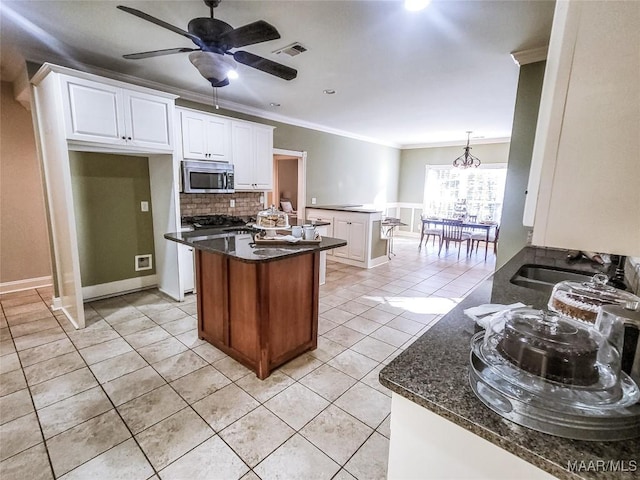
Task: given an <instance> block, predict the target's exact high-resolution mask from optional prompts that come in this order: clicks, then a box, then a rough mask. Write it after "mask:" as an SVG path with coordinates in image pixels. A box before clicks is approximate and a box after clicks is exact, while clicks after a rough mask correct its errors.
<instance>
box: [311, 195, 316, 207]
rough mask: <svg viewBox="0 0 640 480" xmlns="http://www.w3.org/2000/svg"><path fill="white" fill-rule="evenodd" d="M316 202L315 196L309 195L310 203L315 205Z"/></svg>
mask: <svg viewBox="0 0 640 480" xmlns="http://www.w3.org/2000/svg"><path fill="white" fill-rule="evenodd" d="M315 204H316V197H311V205H315Z"/></svg>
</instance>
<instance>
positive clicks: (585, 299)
mask: <svg viewBox="0 0 640 480" xmlns="http://www.w3.org/2000/svg"><path fill="white" fill-rule="evenodd" d="M607 281H608V278H607V276H606V275H604V274H602V273H599V274H597V275H594V276H593V278H592V279H591V281H589V282H574V281H569V280H567V281H564V282H560V283H557V284H556V285H555V286H554V287H553V292H552V293H551V297H549V304H548V305H547V307H548V308H549V310H552V311H554V312H557V313H560V314H562V315H564V316H567V317H570V318H573V319H575V320H582V321H584V322H588V323H592V324H593V323H595V321H596V318H597V316H598V311H599V309H600V307H602V306H604V305H624V304H626V303H627V302H632V303H633V302H640V297H637V296H636V295H633V294H632V293H629V292H625V291H624V290H619V289H617V288H614V287H611V286H609V285H607Z"/></svg>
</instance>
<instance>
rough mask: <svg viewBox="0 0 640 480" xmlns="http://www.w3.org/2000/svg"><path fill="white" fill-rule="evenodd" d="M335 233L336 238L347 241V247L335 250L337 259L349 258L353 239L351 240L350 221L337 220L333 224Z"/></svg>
mask: <svg viewBox="0 0 640 480" xmlns="http://www.w3.org/2000/svg"><path fill="white" fill-rule="evenodd" d="M333 233H334V236H335V238H340V239H342V240H346V241H347V246H345V247H340V248H336V249H334V250H333V254H334V255H335V256H336V257H342V258H349V245H350V243H351V239H350V238H349V221H348V220H347V219H345V218H336V219H335V220H334V222H333Z"/></svg>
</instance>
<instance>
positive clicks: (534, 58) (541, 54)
mask: <svg viewBox="0 0 640 480" xmlns="http://www.w3.org/2000/svg"><path fill="white" fill-rule="evenodd" d="M547 50H549V46H548V45H545V46H544V47H538V48H530V49H529V50H520V51H518V52H511V58H512V59H513V61H514V63H515V64H516V65H518V66H519V67H521V66H523V65H527V64H529V63H535V62H542V61H543V60H546V59H547Z"/></svg>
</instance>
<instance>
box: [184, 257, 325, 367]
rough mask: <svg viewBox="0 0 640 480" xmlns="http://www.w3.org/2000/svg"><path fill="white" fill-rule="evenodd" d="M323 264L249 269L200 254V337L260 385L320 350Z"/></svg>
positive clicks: (312, 260) (297, 261)
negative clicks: (288, 364) (304, 355)
mask: <svg viewBox="0 0 640 480" xmlns="http://www.w3.org/2000/svg"><path fill="white" fill-rule="evenodd" d="M319 258H320V252H310V253H307V254H302V255H296V256H292V257H287V258H284V259H280V260H276V261H270V262H258V263H249V262H242V261H239V260H235V259H233V258H229V257H225V256H222V255H216V254H213V253H209V252H206V251H202V250H196V272H197V273H196V275H197V287H196V288H197V290H198V298H197V307H198V336H199V337H200V338H202V339H204V340H206V341H208V342H209V343H211V344H212V345H214V346H215V347H216V348H218V349H220V350H222V351H223V352H225V353H227V354H228V355H229V356H231V357H232V358H234V359H235V360H237V361H239V362H240V363H242V364H244V365H245V366H247V367H248V368H250V369H252V370H253V371H255V372H256V375H257V376H258V377H259V378H260V379H264V378H267V377H268V376H269V374H270V373H271V371H272V370H273V369H275V368H277V367H278V366H280V365H282V364H284V363H286V362H288V361H289V360H291V359H293V358H295V357H297V356H298V355H300V354H301V353H303V352H306V351H308V350H313V349H315V348H316V346H317V334H318V292H319V267H320V265H319V264H320V262H319Z"/></svg>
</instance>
